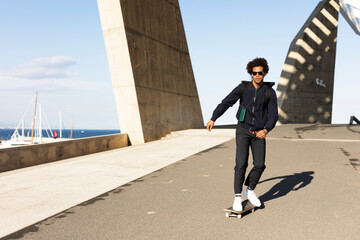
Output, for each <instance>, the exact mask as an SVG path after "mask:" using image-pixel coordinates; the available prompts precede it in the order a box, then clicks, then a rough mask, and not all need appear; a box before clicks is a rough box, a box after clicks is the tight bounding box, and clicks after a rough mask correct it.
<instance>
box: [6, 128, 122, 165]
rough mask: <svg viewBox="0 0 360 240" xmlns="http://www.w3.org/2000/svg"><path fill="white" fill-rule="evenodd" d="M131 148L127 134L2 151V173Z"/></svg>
mask: <svg viewBox="0 0 360 240" xmlns="http://www.w3.org/2000/svg"><path fill="white" fill-rule="evenodd" d="M126 146H129V138H128V135H127V134H111V135H106V136H98V137H90V138H82V139H73V140H68V141H61V142H56V143H44V144H38V145H31V146H21V147H12V148H4V149H0V172H5V171H10V170H14V169H19V168H24V167H30V166H34V165H38V164H43V163H49V162H54V161H59V160H64V159H67V158H72V157H78V156H83V155H87V154H91V153H97V152H102V151H106V150H112V149H116V148H121V147H126Z"/></svg>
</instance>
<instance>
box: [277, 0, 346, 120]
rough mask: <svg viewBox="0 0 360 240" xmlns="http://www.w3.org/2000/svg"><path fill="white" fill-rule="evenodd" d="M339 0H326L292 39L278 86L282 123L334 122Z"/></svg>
mask: <svg viewBox="0 0 360 240" xmlns="http://www.w3.org/2000/svg"><path fill="white" fill-rule="evenodd" d="M338 13H339V1H338V0H323V1H321V2H320V3H319V4H318V5H317V7H316V8H315V10H314V11H313V12H312V14H311V15H310V17H309V18H308V20H307V21H306V22H305V24H304V26H303V27H302V28H301V29H300V31H299V32H298V34H297V35H296V36H295V38H294V40H293V41H292V43H291V45H290V48H289V51H288V54H287V57H286V60H285V64H284V66H283V70H282V73H281V77H280V80H279V84H278V87H277V96H278V106H279V121H280V122H281V123H331V115H332V103H333V86H334V70H335V55H336V41H337V26H338Z"/></svg>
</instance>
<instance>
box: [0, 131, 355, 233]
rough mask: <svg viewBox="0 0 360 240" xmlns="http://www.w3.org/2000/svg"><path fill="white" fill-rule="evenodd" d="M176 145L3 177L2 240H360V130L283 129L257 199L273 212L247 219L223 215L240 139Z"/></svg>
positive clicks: (208, 137)
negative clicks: (230, 217) (242, 239)
mask: <svg viewBox="0 0 360 240" xmlns="http://www.w3.org/2000/svg"><path fill="white" fill-rule="evenodd" d="M174 135H175V136H172V137H169V138H166V139H164V140H160V141H156V142H152V143H147V144H144V145H142V146H136V147H129V148H126V149H119V150H113V151H110V152H106V153H100V154H94V155H91V156H84V157H81V158H74V159H71V160H67V161H62V162H58V163H52V164H46V165H42V166H38V167H33V168H28V169H23V170H19V171H12V172H8V173H3V174H0V196H1V198H0V212H1V213H0V216H1V218H0V226H1V227H0V232H1V235H0V236H5V235H7V234H9V233H12V232H15V231H17V230H20V229H21V228H24V227H26V226H29V227H27V228H24V229H23V230H21V231H18V232H16V233H14V234H12V235H8V236H7V237H5V238H4V239H19V238H21V239H225V238H227V239H237V238H239V236H241V237H242V238H250V237H251V238H252V239H358V236H360V227H359V223H360V215H359V214H358V213H359V212H360V205H359V204H358V203H359V202H360V173H359V168H360V160H359V159H360V150H359V149H360V127H359V126H350V127H349V126H339V125H320V126H318V125H284V126H278V127H277V128H276V129H275V130H274V131H273V132H271V134H269V135H268V140H267V148H268V151H267V164H266V165H267V169H266V170H265V172H264V174H263V176H262V179H261V182H260V184H259V185H258V187H257V189H256V192H257V194H258V195H259V196H260V198H261V200H262V202H263V203H264V206H263V207H262V208H260V209H258V210H257V211H256V212H255V213H251V214H248V215H246V216H245V217H244V218H243V219H227V218H225V213H224V212H223V211H222V208H225V207H228V206H230V205H231V204H232V200H233V192H232V184H233V183H232V180H233V167H234V153H235V141H234V140H233V139H232V138H233V137H234V130H231V129H230V130H225V129H215V130H214V132H212V133H210V134H209V133H207V132H206V131H205V130H189V131H182V132H177V133H175V134H174ZM219 144H220V145H219ZM213 146H216V147H213ZM211 147H213V148H211ZM208 148H211V149H208ZM205 149H208V150H205ZM202 150H205V151H202ZM125 156H127V157H125ZM172 163H173V164H172ZM250 163H251V161H250ZM169 164H170V165H169ZM157 169H159V170H158V171H156V170H157ZM141 176H142V177H141ZM139 177H140V178H139ZM125 183H126V184H125ZM100 194H101V195H100ZM96 196H97V197H96ZM75 205H76V206H75ZM72 206H75V207H72ZM64 210H65V211H64ZM55 214H56V215H55ZM52 215H55V216H53V217H50V216H52ZM48 217H50V218H48ZM45 218H48V219H46V220H44V221H41V220H43V219H45ZM39 221H41V222H39ZM37 222H38V223H37ZM34 223H37V224H34ZM31 224H34V225H31ZM14 226H15V227H14Z"/></svg>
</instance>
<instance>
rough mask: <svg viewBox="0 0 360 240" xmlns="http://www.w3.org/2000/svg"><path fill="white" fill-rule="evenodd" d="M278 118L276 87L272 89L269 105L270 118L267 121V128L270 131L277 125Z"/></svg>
mask: <svg viewBox="0 0 360 240" xmlns="http://www.w3.org/2000/svg"><path fill="white" fill-rule="evenodd" d="M278 119H279V115H278V107H277V97H276V93H275V91H274V89H271V97H270V101H269V105H268V120H267V121H266V123H265V129H266V130H267V131H268V132H270V131H271V130H272V129H273V128H274V127H275V125H276V122H277V120H278Z"/></svg>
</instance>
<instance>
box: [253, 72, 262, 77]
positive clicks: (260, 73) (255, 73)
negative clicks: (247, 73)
mask: <svg viewBox="0 0 360 240" xmlns="http://www.w3.org/2000/svg"><path fill="white" fill-rule="evenodd" d="M257 74H259V75H260V76H262V75H263V74H264V72H252V73H251V75H254V76H256V75H257Z"/></svg>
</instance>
